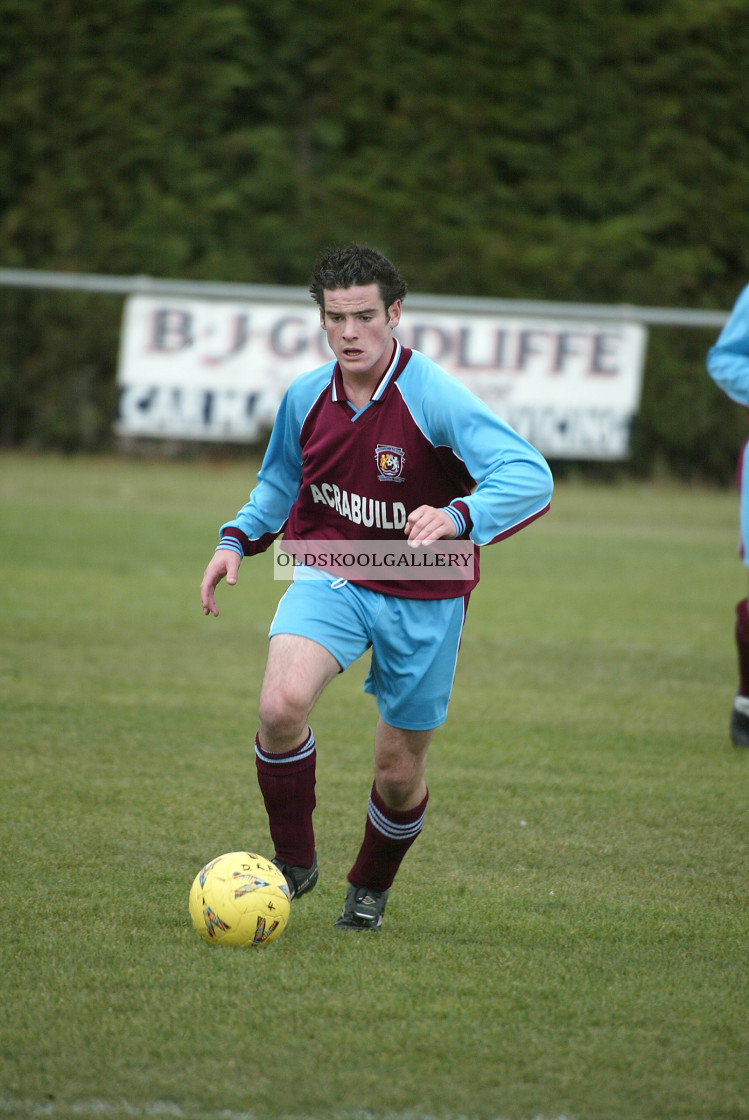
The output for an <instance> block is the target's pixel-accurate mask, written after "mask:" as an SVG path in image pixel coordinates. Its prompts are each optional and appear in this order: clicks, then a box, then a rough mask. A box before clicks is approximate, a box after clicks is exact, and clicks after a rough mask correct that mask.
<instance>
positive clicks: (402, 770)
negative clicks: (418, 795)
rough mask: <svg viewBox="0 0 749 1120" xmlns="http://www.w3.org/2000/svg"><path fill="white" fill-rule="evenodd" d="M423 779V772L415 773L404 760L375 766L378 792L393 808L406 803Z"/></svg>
mask: <svg viewBox="0 0 749 1120" xmlns="http://www.w3.org/2000/svg"><path fill="white" fill-rule="evenodd" d="M421 780H422V776H421V773H420V772H419V773H414V769H413V767H412V766H409V765H407V764H404V762H402V761H399V762H395V763H390V764H389V765H386V766H379V767H376V768H375V786H376V787H377V792H378V793H379V795H380V797H381V798H382V799H383V801H384V802H385V804H386V805H389V806H390V808H391V809H400V808H401V807H402V806H403V805H405V804H406V803H407V802H408V801H409V800H410V799H411V797H412V796H413V792H414V789H415V788H416V786H417V785H418V784H420V782H421Z"/></svg>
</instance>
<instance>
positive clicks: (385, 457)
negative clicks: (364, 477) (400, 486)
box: [375, 443, 406, 482]
mask: <svg viewBox="0 0 749 1120" xmlns="http://www.w3.org/2000/svg"><path fill="white" fill-rule="evenodd" d="M405 460H406V456H405V455H404V454H403V448H402V447H391V446H390V444H389V443H378V444H377V447H376V448H375V461H376V463H377V470H378V471H379V474H378V475H377V477H378V479H379V480H380V482H403V464H404V462H405Z"/></svg>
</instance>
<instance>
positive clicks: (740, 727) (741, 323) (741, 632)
mask: <svg viewBox="0 0 749 1120" xmlns="http://www.w3.org/2000/svg"><path fill="white" fill-rule="evenodd" d="M707 370H708V373H709V374H710V376H711V377H712V379H713V381H714V382H715V383H716V385H719V386H720V388H721V389H723V391H724V392H725V393H727V394H728V396H729V397H730V398H731V400H734V401H736V403H737V404H741V405H743V406H744V408H749V286H747V287H746V288H744V290H743V291H742V292H741V294H740V295H739V297H738V299H737V300H736V303H735V305H734V308H733V311H732V312H731V314H730V316H729V318H728V322H727V323H726V324H725V326H724V327H723V330H722V331H721V332H720V334H719V335H718V339H717V341H716V343H715V345H714V346H712V347H711V348H710V350H709V351H708V354H707ZM748 442H749V440H745V441H744V444H743V446H742V448H741V451H740V453H739V463H738V472H737V473H738V479H739V494H740V497H739V534H740V540H739V552H740V555H741V558H742V560H743V562H744V564H745V565H746V566H747V567H749V454H747V443H748ZM735 637H736V649H737V653H738V663H739V687H738V692H737V694H736V696H735V698H734V701H733V707H732V709H731V721H730V726H729V733H730V736H731V740H732V742H733V743H734V745H735V746H737V747H749V599H747V598H744V599H740V600H739V602H738V603H737V604H736V628H735Z"/></svg>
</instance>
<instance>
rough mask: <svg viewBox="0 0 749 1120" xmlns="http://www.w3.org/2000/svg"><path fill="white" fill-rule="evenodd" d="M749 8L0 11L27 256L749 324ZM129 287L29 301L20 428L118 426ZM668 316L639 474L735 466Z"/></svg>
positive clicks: (8, 403)
mask: <svg viewBox="0 0 749 1120" xmlns="http://www.w3.org/2000/svg"><path fill="white" fill-rule="evenodd" d="M746 17H747V6H746V0H606V2H605V3H604V2H603V0H566V2H565V3H560V2H559V0H529V2H528V3H525V4H501V3H497V0H462V2H461V3H455V0H410V3H408V4H403V3H398V2H396V0H370V2H369V3H367V4H360V5H353V6H352V5H351V4H348V3H345V2H344V0H322V2H321V3H316V4H309V3H306V2H305V0H275V2H274V3H273V4H270V5H269V4H267V3H265V0H263V2H262V3H261V2H260V0H243V2H242V3H241V4H240V3H237V2H236V0H158V2H156V0H128V3H127V4H120V5H105V4H102V3H101V2H100V0H77V2H76V3H75V4H68V3H61V2H60V0H0V22H1V24H2V27H3V34H2V36H0V144H1V145H2V151H3V174H2V175H0V265H2V266H6V267H18V268H30V269H50V270H55V271H70V272H88V273H108V274H113V275H140V274H146V275H151V276H156V277H165V278H180V279H182V278H184V279H200V280H216V281H237V282H247V283H267V284H293V285H300V284H304V283H305V282H306V280H307V276H308V273H309V270H310V267H311V264H312V261H313V259H314V257H315V256H316V255H317V253H318V251H319V250H320V248H321V247H322V246H323V245H325V244H328V243H330V242H340V241H344V240H350V239H356V240H361V241H367V242H369V243H370V244H373V245H376V246H377V247H378V248H381V249H382V250H383V251H384V252H386V253H388V255H390V256H392V257H393V258H394V259H395V260H397V262H398V263H399V264H400V265H401V266H402V268H403V271H404V273H405V275H406V276H407V278H408V280H409V284H410V286H411V289H412V290H413V291H418V292H429V293H435V294H443V295H465V296H494V297H498V298H507V299H534V300H545V299H548V300H567V301H573V302H574V301H581V302H586V303H588V302H591V303H604V304H610V303H630V304H634V305H644V306H657V307H679V308H682V307H687V308H688V307H693V308H713V309H721V308H728V307H730V306H731V304H732V303H733V301H734V299H735V297H736V295H737V294H738V292H739V290H740V289H741V288H742V287H743V286H744V284H745V283H747V281H749V207H747V205H746V200H747V198H749V83H748V82H747V81H746V76H745V75H746V58H747V57H749V19H747V18H746ZM119 314H120V308H119V301H117V300H116V299H114V298H109V299H107V298H105V297H97V298H94V297H84V296H80V297H73V296H71V297H65V298H63V297H62V296H54V297H53V296H52V295H50V294H46V295H45V294H42V293H19V292H15V291H12V290H11V291H8V292H3V293H2V295H1V296H0V343H1V344H2V353H1V354H0V440H2V442H3V443H4V444H6V445H8V444H11V445H16V444H29V443H31V444H35V445H38V446H55V447H69V448H77V447H83V448H90V447H98V446H102V445H103V444H105V443H106V441H107V439H108V438H109V424H110V420H111V415H112V399H113V393H114V388H113V371H114V365H115V355H116V342H117V334H118V330H119ZM711 341H712V339H711V338H709V337H705V336H704V335H701V333H700V332H697V331H684V332H681V333H678V334H677V333H676V332H670V331H661V330H653V331H652V332H651V343H650V353H649V357H648V369H647V376H646V384H645V400H644V403H643V410H642V415H641V416H640V418H639V421H638V425H637V431H636V433H635V455H634V457H633V460H632V468H633V469H635V470H637V471H641V472H652V471H654V470H658V469H662V468H665V469H668V470H669V471H673V472H675V473H678V474H680V475H684V476H687V477H693V476H695V475H699V476H703V477H707V478H719V479H728V478H729V477H730V470H731V468H730V467H729V463H730V461H731V459H732V455H733V448H734V446H735V444H736V442H737V439H738V438H739V437H740V436H741V434H742V432H743V427H742V425H743V418H742V417H741V416H740V415H738V413H739V412H740V410H737V409H736V408H734V407H733V406H731V405H730V404H728V403H727V402H725V401H723V400H721V398H720V395H719V394H718V393H717V391H714V390H713V389H712V388H711V386H710V385H708V384H707V383H706V381H705V376H706V375H705V373H704V360H703V359H704V351H705V349H706V348H707V346H708V345H709V344H710V342H711Z"/></svg>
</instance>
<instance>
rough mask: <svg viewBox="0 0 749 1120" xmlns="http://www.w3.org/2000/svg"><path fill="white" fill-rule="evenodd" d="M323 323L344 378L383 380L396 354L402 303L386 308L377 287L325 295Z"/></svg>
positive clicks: (341, 289) (343, 290)
mask: <svg viewBox="0 0 749 1120" xmlns="http://www.w3.org/2000/svg"><path fill="white" fill-rule="evenodd" d="M324 295H325V310H324V311H321V312H320V322H321V323H322V326H323V328H324V330H325V333H326V334H327V336H328V343H329V345H330V349H331V350H332V351H333V353H334V354H335V356H336V358H337V359H338V364H339V365H340V367H341V371H342V373H343V374H344V376H347V377H356V378H360V379H362V380H369V379H372V380H374V379H375V378H380V377H381V376H382V374H383V373H384V372H385V370H386V369H387V367H388V363H389V361H390V356H391V354H392V350H393V330H394V329H395V327H397V325H398V323H399V322H400V317H401V301H400V300H396V301H395V303H393V304H391V305H390V307H389V308H386V307H385V304H384V303H383V301H382V296H381V295H380V289H379V288H378V286H377V284H362V285H358V286H355V287H353V288H337V289H336V290H335V291H326V292H325V293H324Z"/></svg>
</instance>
